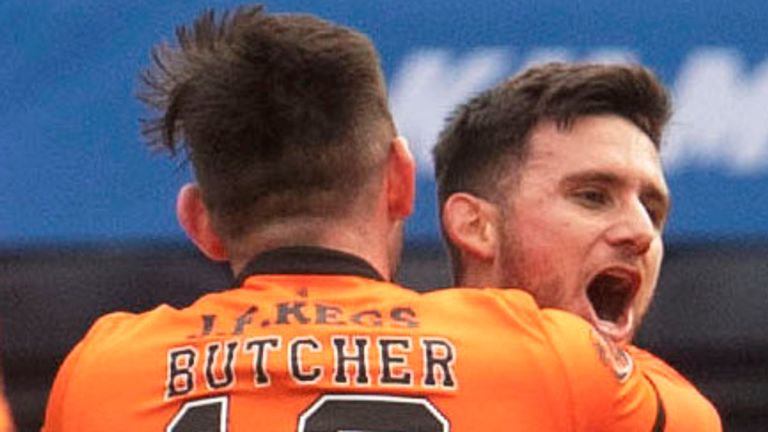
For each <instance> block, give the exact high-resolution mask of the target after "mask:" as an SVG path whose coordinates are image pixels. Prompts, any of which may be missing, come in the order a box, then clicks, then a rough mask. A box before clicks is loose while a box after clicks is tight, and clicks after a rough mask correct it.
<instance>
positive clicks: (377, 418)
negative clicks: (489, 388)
mask: <svg viewBox="0 0 768 432" xmlns="http://www.w3.org/2000/svg"><path fill="white" fill-rule="evenodd" d="M228 405H229V400H228V399H227V397H226V396H218V397H213V398H207V399H199V400H194V401H189V402H187V403H185V404H184V405H182V407H181V409H180V410H179V412H178V413H177V414H176V415H175V416H174V417H173V420H171V423H170V424H169V425H168V427H167V428H166V429H165V430H166V432H193V431H194V432H227V415H228V413H229V408H228ZM328 430H334V431H352V430H353V431H361V432H377V431H392V430H397V431H402V432H449V431H450V427H449V425H448V420H446V418H445V417H444V416H443V415H442V414H441V413H440V411H438V410H437V408H435V407H434V405H432V404H431V403H430V402H429V401H428V400H426V399H422V398H406V397H398V396H383V395H358V394H350V395H325V396H322V397H321V398H320V399H318V400H317V401H316V402H315V403H313V404H312V406H310V407H309V408H308V409H307V410H306V411H304V413H303V414H301V416H299V426H298V429H297V432H322V431H328Z"/></svg>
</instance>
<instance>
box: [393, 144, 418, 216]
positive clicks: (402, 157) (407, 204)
mask: <svg viewBox="0 0 768 432" xmlns="http://www.w3.org/2000/svg"><path fill="white" fill-rule="evenodd" d="M415 190H416V163H415V162H414V160H413V155H411V151H410V150H409V149H408V142H407V141H406V140H405V138H403V137H401V136H398V137H395V138H394V139H393V140H392V142H391V145H390V147H389V157H388V159H387V206H388V208H389V213H390V214H391V215H393V216H394V217H396V218H398V219H405V218H407V217H408V216H410V215H411V213H412V212H413V200H414V197H415V195H416V191H415Z"/></svg>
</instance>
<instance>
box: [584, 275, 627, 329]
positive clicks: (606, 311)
mask: <svg viewBox="0 0 768 432" xmlns="http://www.w3.org/2000/svg"><path fill="white" fill-rule="evenodd" d="M639 287H640V276H639V274H638V273H637V272H634V271H628V270H625V269H617V268H612V269H607V270H603V271H602V272H600V273H598V274H597V275H596V276H595V277H593V278H592V280H591V281H590V282H589V285H588V286H587V298H589V302H590V303H591V305H592V310H593V324H595V326H596V327H597V328H598V329H599V330H600V331H601V332H602V333H604V334H605V335H607V336H610V337H611V338H612V339H614V340H626V339H628V338H629V336H630V335H631V332H632V324H633V318H634V314H633V311H632V303H633V300H634V298H635V296H636V294H637V292H638V289H639Z"/></svg>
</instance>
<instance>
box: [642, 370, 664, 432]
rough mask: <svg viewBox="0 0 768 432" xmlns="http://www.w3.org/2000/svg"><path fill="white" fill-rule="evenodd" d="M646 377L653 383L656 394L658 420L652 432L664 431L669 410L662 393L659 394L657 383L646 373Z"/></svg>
mask: <svg viewBox="0 0 768 432" xmlns="http://www.w3.org/2000/svg"><path fill="white" fill-rule="evenodd" d="M645 378H646V379H647V380H648V382H649V383H651V387H653V392H654V393H655V394H656V407H657V408H656V422H655V423H654V424H653V429H652V430H651V431H652V432H664V428H665V427H666V426H667V412H666V410H665V409H664V402H662V400H661V395H660V394H659V389H657V388H656V384H654V383H653V380H651V379H650V378H648V376H647V375H646V376H645Z"/></svg>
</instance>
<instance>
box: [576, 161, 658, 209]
mask: <svg viewBox="0 0 768 432" xmlns="http://www.w3.org/2000/svg"><path fill="white" fill-rule="evenodd" d="M626 183H627V182H626V180H624V179H623V178H621V177H620V176H618V175H616V174H614V173H610V172H605V171H591V170H590V171H581V172H577V173H574V174H570V175H568V176H566V177H565V178H564V179H563V180H562V184H563V185H565V186H575V185H583V184H601V185H607V186H616V187H621V186H625V185H626ZM640 197H641V198H642V199H643V200H646V201H650V202H652V203H653V204H654V205H657V206H659V207H660V209H661V210H663V211H664V212H665V213H668V212H669V208H670V206H671V204H672V203H671V198H670V196H669V193H667V192H664V191H663V190H662V189H661V188H660V187H659V186H658V185H656V184H653V183H650V182H643V184H642V185H641V187H640Z"/></svg>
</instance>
